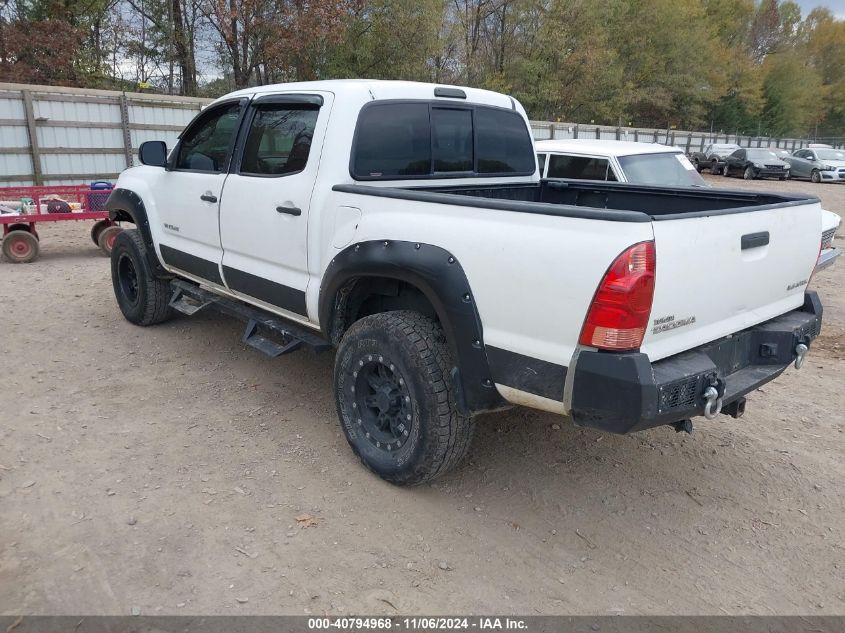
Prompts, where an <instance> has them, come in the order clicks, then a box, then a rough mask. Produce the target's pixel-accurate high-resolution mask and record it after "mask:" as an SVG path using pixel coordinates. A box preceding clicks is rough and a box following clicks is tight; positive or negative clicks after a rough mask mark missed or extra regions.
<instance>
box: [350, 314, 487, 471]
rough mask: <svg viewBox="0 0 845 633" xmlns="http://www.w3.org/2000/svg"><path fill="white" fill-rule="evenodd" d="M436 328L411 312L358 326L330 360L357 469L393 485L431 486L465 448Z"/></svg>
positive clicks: (466, 428)
mask: <svg viewBox="0 0 845 633" xmlns="http://www.w3.org/2000/svg"><path fill="white" fill-rule="evenodd" d="M451 368H452V360H451V355H450V353H449V346H448V345H447V343H446V339H445V336H444V334H443V330H442V329H441V328H440V326H439V325H437V324H436V323H435V322H434V321H432V320H431V319H429V318H427V317H425V316H423V315H421V314H418V313H416V312H410V311H400V312H384V313H381V314H374V315H371V316H368V317H364V318H363V319H361V320H360V321H357V322H356V323H355V324H353V325H352V327H351V328H349V330H348V331H347V332H346V334H345V335H344V336H343V339H342V340H341V342H340V346H339V347H338V352H337V357H336V358H335V369H334V384H335V403H336V405H337V413H338V416H339V417H340V422H341V426H342V427H343V432H344V434H345V435H346V439H347V441H348V442H349V444H350V446H351V447H352V450H353V451H354V452H355V454H356V455H358V457H359V458H360V459H361V461H362V462H363V463H364V465H365V466H366V467H367V468H369V469H370V470H372V471H373V472H374V473H376V474H377V475H378V476H379V477H381V478H382V479H384V480H386V481H389V482H390V483H393V484H399V485H416V484H421V483H425V482H427V481H431V480H432V479H434V478H435V477H438V476H439V475H442V474H443V473H445V472H446V471H448V470H449V469H451V468H453V467H454V466H455V465H456V464H457V463H458V462H460V460H461V458H463V456H464V455H465V454H466V451H467V449H468V448H469V444H470V439H471V437H472V431H473V426H474V422H473V419H472V418H471V417H469V416H465V415H462V414H460V413H459V412H458V411H457V408H456V405H455V394H454V392H453V387H452V384H451V381H450V378H449V372H450V370H451Z"/></svg>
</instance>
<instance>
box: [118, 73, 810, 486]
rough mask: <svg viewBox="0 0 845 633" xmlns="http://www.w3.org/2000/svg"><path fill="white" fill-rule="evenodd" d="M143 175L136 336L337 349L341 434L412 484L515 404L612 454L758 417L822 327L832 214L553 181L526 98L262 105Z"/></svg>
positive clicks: (371, 97)
mask: <svg viewBox="0 0 845 633" xmlns="http://www.w3.org/2000/svg"><path fill="white" fill-rule="evenodd" d="M139 155H140V159H141V162H143V163H144V165H143V166H140V167H135V168H132V169H129V170H127V171H125V172H124V173H123V174H121V176H120V179H119V180H118V182H117V186H116V188H115V190H114V192H113V193H112V195H111V197H110V198H109V201H108V208H109V210H110V214H111V218H112V219H113V220H115V221H131V222H133V223H134V224H135V226H136V228H135V229H134V230H127V231H124V232H123V233H121V234H120V235H119V236H118V237H117V238H116V240H115V243H114V248H113V252H112V255H111V258H112V259H111V270H112V279H113V285H114V292H115V295H116V298H117V302H118V305H119V306H120V309H121V311H122V312H123V314H124V316H125V317H126V318H127V319H128V320H129V321H131V322H132V323H136V324H138V325H152V324H154V323H159V322H162V321H164V320H166V319H168V318H169V317H171V316H172V314H173V312H174V311H179V312H183V313H186V314H191V313H193V312H196V311H197V310H199V309H202V308H216V309H219V310H221V311H223V312H224V313H227V314H230V315H232V316H235V317H238V318H240V319H243V320H244V321H246V322H247V326H246V332H245V334H244V342H245V343H247V344H249V345H252V346H254V347H256V348H258V349H259V350H261V351H263V352H265V353H267V354H270V355H273V356H276V355H280V354H284V353H287V352H290V351H293V350H294V349H298V348H300V347H303V346H306V347H311V348H313V349H315V350H318V351H319V350H330V349H333V348H336V349H337V353H336V359H335V373H334V386H335V398H336V403H337V412H338V416H339V418H340V421H341V426H342V428H343V430H344V432H345V434H346V437H347V439H348V441H349V443H350V445H351V446H352V448H353V449H354V451H355V452H356V453H357V454H358V455H359V456H360V458H361V459H362V461H363V462H364V464H366V465H367V466H368V467H369V468H370V469H372V470H373V471H374V472H376V473H377V474H378V475H380V476H381V477H383V478H385V479H386V480H388V481H391V482H393V483H397V484H417V483H421V482H424V481H428V480H431V479H432V478H434V477H436V476H438V475H440V474H442V473H443V472H445V471H446V470H448V469H449V468H451V467H452V466H454V465H455V464H456V463H458V461H459V460H460V459H461V457H462V456H463V455H464V454H465V452H466V450H467V447H468V444H469V441H470V437H471V434H472V429H473V420H474V416H475V414H477V413H479V412H483V411H492V410H497V409H501V408H504V407H506V406H508V405H524V406H529V407H535V408H537V409H543V410H545V411H551V412H555V413H559V414H568V415H570V416H571V417H572V419H573V420H574V422H575V423H576V424H580V425H585V426H590V427H595V428H598V429H602V430H606V431H610V432H614V433H627V432H630V431H637V430H641V429H646V428H650V427H655V426H659V425H670V426H671V427H674V428H675V429H676V430H684V429H685V430H689V429H690V428H691V422H690V419H691V418H692V417H695V416H701V415H704V416H706V417H708V418H712V417H715V416H716V415H717V414H718V413H719V412H721V413H727V414H729V415H733V416H734V417H739V416H740V415H741V414H742V413H743V411H744V407H745V396H746V394H748V393H749V392H750V391H752V390H754V389H755V388H757V387H758V386H760V385H762V384H764V383H766V382H768V381H770V380H772V379H773V378H775V377H776V376H778V375H779V374H780V373H781V372H783V371H784V369H785V368H786V367H787V366H788V365H790V364H791V363H795V364H796V366H800V365H801V363H802V362H803V360H804V356H805V354H806V352H807V348H808V346H809V345H810V343H811V341H812V340H813V339H814V338H815V337H816V336H817V335H818V333H819V330H820V327H821V318H822V308H821V304H820V303H819V300H818V297H817V295H816V294H815V293H814V292H812V291H809V290H808V289H807V286H808V284H809V282H810V277H811V274H812V271H813V268H814V266H815V265H816V261H817V258H818V256H819V249H820V240H819V236H820V234H821V215H820V207H819V202H818V200H817V199H816V198H814V197H809V196H789V195H775V194H768V193H766V194H763V193H749V192H740V191H730V190H711V189H700V190H696V189H689V188H686V189H682V188H656V187H644V186H637V185H631V184H627V183H614V182H608V183H596V182H576V181H568V182H567V181H564V182H549V181H542V180H541V179H540V176H539V174H538V170H537V162H536V158H535V154H534V147H533V145H532V140H531V135H530V128H529V124H528V120H527V118H526V115H525V112H524V110H523V108H522V107H521V106H520V104H519V103H518V102H516V101H515V100H514V99H512V98H511V97H508V96H506V95H502V94H497V93H494V92H488V91H484V90H477V89H472V88H456V87H445V86H436V85H432V84H421V83H411V82H378V81H364V80H360V81H353V80H349V81H325V82H314V83H299V84H282V85H275V86H262V87H257V88H249V89H246V90H242V91H239V92H235V93H232V94H230V95H227V96H225V97H222V98H220V99H218V100H217V101H215V102H214V103H213V104H211V105H210V106H208V107H207V108H206V109H204V110H203V111H202V112H201V113H200V114H199V115H198V116H197V118H196V119H195V120H194V121H193V122H192V123H191V124H190V125H189V126H188V127H187V128H186V129H185V131H184V132H183V133H182V135H181V137H180V140H179V142H178V144H177V145H176V147H174V148H173V149H172V150H170V151H169V152H168V151H167V148H166V147H165V146H164V143H161V142H156V141H152V142H147V143H144V144H143V145H142V146H141V147H140V150H139Z"/></svg>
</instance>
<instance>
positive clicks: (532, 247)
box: [308, 192, 652, 366]
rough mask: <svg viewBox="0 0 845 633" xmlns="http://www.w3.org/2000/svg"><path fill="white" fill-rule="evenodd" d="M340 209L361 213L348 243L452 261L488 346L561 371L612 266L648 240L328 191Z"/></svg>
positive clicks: (637, 232)
mask: <svg viewBox="0 0 845 633" xmlns="http://www.w3.org/2000/svg"><path fill="white" fill-rule="evenodd" d="M342 206H345V207H352V208H357V209H361V216H360V219H358V221H357V228H356V229H355V231H354V240H353V241H355V242H362V241H369V240H404V241H409V242H421V243H426V244H432V245H436V246H439V247H441V248H444V249H446V250H447V251H449V252H450V253H452V255H454V256H455V257H456V258H457V259H458V261H459V262H460V264H461V266H462V267H463V269H464V271H465V273H466V275H467V278H468V279H469V283H470V286H471V290H472V294H473V296H474V300H475V302H476V306H477V308H478V312H479V315H480V316H481V321H482V325H483V330H484V342H485V344H486V345H493V346H496V347H500V348H503V349H506V350H510V351H514V352H518V353H520V354H525V355H527V356H531V357H534V358H539V359H542V360H546V361H549V362H553V363H557V364H560V365H564V366H568V365H569V364H570V360H571V358H572V355H573V352H574V351H575V347H576V345H577V342H578V336H579V334H580V331H581V326H582V323H583V321H584V318H585V315H586V312H587V309H588V307H589V304H590V302H591V301H592V298H593V294H594V293H595V290H596V287H597V286H598V284H599V282H600V280H601V278H602V276H603V275H604V273H605V272H606V270H607V268H608V267H609V266H610V264H611V262H612V261H613V260H614V259H615V258H616V256H617V255H619V253H621V252H622V251H623V250H625V249H626V248H627V247H628V246H630V245H631V244H633V243H636V242H640V241H644V240H650V239H652V225H651V223H649V222H640V223H635V222H610V221H600V220H586V219H580V218H567V217H557V216H548V215H539V214H532V213H518V212H510V211H498V210H492V209H483V208H471V207H463V206H459V205H449V204H434V203H425V202H417V201H407V200H395V199H389V198H376V197H371V196H366V195H358V194H347V193H337V192H336V193H334V198H333V200H332V201H331V203H330V207H334V208H338V207H342ZM327 226H328V225H327ZM321 242H322V244H324V245H325V246H324V247H323V248H324V251H323V254H322V256H321V260H322V261H323V262H324V265H323V271H321V272H324V271H325V267H326V265H327V264H328V262H329V261H330V260H331V257H332V256H333V255H334V254H335V253H336V252H339V250H341V249H340V248H338V247H335V246H334V245H333V244H332V240H330V239H323V240H321ZM321 276H322V275H321ZM315 286H316V284H312V285H311V286H310V287H309V293H308V295H309V296H308V301H309V313H316V305H317V302H318V299H319V290H318V289H317V288H315ZM312 306H313V307H312Z"/></svg>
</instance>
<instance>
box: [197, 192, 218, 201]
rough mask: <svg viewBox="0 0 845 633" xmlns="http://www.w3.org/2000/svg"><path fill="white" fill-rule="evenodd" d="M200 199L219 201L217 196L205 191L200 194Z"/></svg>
mask: <svg viewBox="0 0 845 633" xmlns="http://www.w3.org/2000/svg"><path fill="white" fill-rule="evenodd" d="M200 200H204V201H205V202H217V196H213V195H211V193H204V194H202V195H201V196H200Z"/></svg>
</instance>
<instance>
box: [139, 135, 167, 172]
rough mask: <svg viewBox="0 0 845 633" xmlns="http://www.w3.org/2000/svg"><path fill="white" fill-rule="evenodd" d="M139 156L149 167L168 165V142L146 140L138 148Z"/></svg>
mask: <svg viewBox="0 0 845 633" xmlns="http://www.w3.org/2000/svg"><path fill="white" fill-rule="evenodd" d="M138 158H139V159H140V160H141V162H142V163H143V164H144V165H148V166H149V167H164V166H165V165H167V144H166V143H165V142H164V141H145V142H144V143H141V147H139V148H138Z"/></svg>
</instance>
